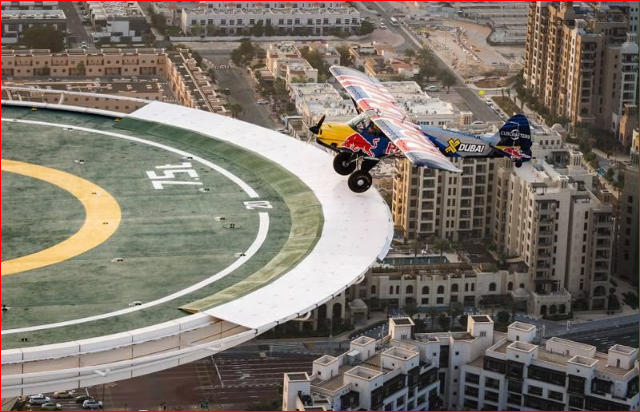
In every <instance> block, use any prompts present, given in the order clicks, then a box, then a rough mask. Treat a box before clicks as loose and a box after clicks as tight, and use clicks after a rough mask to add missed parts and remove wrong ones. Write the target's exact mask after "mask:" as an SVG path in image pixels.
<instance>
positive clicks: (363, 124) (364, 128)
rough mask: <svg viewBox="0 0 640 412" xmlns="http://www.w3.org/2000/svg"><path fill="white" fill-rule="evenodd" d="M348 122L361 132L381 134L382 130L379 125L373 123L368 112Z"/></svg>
mask: <svg viewBox="0 0 640 412" xmlns="http://www.w3.org/2000/svg"><path fill="white" fill-rule="evenodd" d="M347 124H348V125H349V126H350V127H351V128H352V129H353V130H355V131H356V132H358V133H360V134H369V135H380V134H382V132H381V131H380V129H379V128H378V126H376V125H375V123H373V121H372V120H371V118H370V117H369V115H368V114H367V113H364V112H363V113H360V114H359V115H357V116H356V117H354V118H353V119H351V120H349V121H348V122H347Z"/></svg>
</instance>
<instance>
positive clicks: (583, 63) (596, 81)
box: [524, 1, 638, 134]
mask: <svg viewBox="0 0 640 412" xmlns="http://www.w3.org/2000/svg"><path fill="white" fill-rule="evenodd" d="M573 3H574V2H572V1H563V2H531V3H529V18H528V25H527V41H526V46H525V68H524V83H525V87H526V88H527V89H528V90H530V91H531V93H532V94H533V96H534V97H536V98H538V99H539V101H540V102H541V103H543V104H544V105H545V106H546V107H548V108H549V109H550V110H551V112H552V113H553V114H555V115H557V116H561V117H567V118H568V119H569V120H570V121H571V122H572V123H577V122H582V123H591V124H595V125H597V126H599V127H602V128H605V129H608V130H611V131H613V132H614V133H616V134H617V131H618V130H617V129H618V126H619V117H620V116H621V115H622V109H623V107H624V104H625V103H633V104H636V105H637V72H638V69H637V62H638V52H637V38H636V39H635V49H634V47H633V40H631V42H630V41H629V40H628V39H627V35H626V34H627V31H628V29H629V25H630V20H629V7H628V6H626V7H622V6H620V5H617V4H611V5H610V6H609V5H599V6H598V5H587V4H583V3H579V4H577V5H575V6H574V4H573ZM576 3H577V2H576ZM607 3H610V2H607ZM625 41H626V42H625ZM633 50H635V57H634V53H633ZM634 65H635V69H634V68H633V66H634ZM632 84H635V87H633V86H632Z"/></svg>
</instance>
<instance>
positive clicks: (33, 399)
mask: <svg viewBox="0 0 640 412" xmlns="http://www.w3.org/2000/svg"><path fill="white" fill-rule="evenodd" d="M50 400H51V398H49V397H48V396H44V395H43V394H41V393H39V394H37V395H31V396H29V397H28V398H27V402H29V403H30V404H31V405H44V404H45V403H47V402H49V401H50Z"/></svg>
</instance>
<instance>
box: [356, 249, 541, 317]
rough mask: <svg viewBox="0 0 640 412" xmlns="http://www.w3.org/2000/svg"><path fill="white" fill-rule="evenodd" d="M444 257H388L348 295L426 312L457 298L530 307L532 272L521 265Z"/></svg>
mask: <svg viewBox="0 0 640 412" xmlns="http://www.w3.org/2000/svg"><path fill="white" fill-rule="evenodd" d="M443 260H444V261H446V258H444V257H440V256H419V257H406V258H398V257H392V258H387V259H385V260H384V261H383V262H382V263H381V264H376V265H374V266H373V267H372V268H371V269H369V270H368V271H367V273H365V279H364V280H363V281H362V282H361V283H359V284H356V285H352V286H351V287H350V288H349V290H348V292H347V300H351V299H362V300H363V301H364V302H365V303H368V304H369V306H371V307H372V309H375V308H378V309H380V308H384V307H388V308H402V307H404V306H405V305H410V304H412V303H415V304H416V305H417V306H418V308H419V309H420V310H421V311H424V310H426V309H427V308H429V307H440V308H446V307H448V306H449V305H451V304H454V303H462V304H463V305H464V307H480V306H485V305H486V306H491V305H494V304H495V305H496V306H498V305H500V302H502V304H506V303H507V302H508V301H517V302H522V306H521V309H522V310H526V309H527V307H526V306H527V303H529V302H530V294H529V292H528V290H527V289H530V285H529V283H530V281H529V274H528V273H527V272H526V271H524V270H523V271H518V270H517V269H516V267H517V265H515V266H514V269H512V270H496V269H495V267H491V266H489V265H487V266H486V268H485V267H483V265H478V264H471V263H468V262H444V261H443ZM434 261H435V262H441V263H434ZM409 262H411V263H409ZM350 315H351V319H350V321H351V322H352V323H355V324H357V323H358V322H359V321H362V320H363V319H358V314H350ZM365 315H366V313H365Z"/></svg>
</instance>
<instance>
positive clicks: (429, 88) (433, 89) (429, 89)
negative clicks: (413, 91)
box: [424, 86, 440, 92]
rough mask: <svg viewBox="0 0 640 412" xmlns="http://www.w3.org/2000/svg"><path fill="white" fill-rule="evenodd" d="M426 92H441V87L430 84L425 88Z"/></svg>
mask: <svg viewBox="0 0 640 412" xmlns="http://www.w3.org/2000/svg"><path fill="white" fill-rule="evenodd" d="M424 91H425V92H439V91H440V89H438V88H437V87H436V86H428V87H425V88H424Z"/></svg>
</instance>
